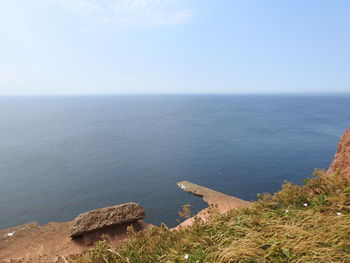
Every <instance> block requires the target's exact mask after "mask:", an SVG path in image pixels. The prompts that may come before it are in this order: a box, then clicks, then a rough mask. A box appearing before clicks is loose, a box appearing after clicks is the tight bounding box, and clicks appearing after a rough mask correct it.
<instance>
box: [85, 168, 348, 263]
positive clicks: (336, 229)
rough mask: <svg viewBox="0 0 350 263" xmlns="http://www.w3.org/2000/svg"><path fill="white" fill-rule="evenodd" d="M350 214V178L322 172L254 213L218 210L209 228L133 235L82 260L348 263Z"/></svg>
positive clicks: (266, 199)
mask: <svg viewBox="0 0 350 263" xmlns="http://www.w3.org/2000/svg"><path fill="white" fill-rule="evenodd" d="M349 212H350V180H349V178H347V177H346V176H344V175H342V174H334V175H332V176H329V175H327V174H326V173H325V172H323V171H316V173H315V176H314V177H312V178H310V179H308V180H306V182H305V184H304V185H303V186H298V185H294V184H291V183H285V184H284V185H283V188H282V190H281V191H280V192H278V193H277V194H275V195H270V194H263V195H260V196H259V201H257V202H255V204H254V207H252V208H250V209H240V210H236V211H232V212H231V213H229V214H227V215H225V216H218V215H217V214H216V213H215V212H212V217H213V218H212V220H211V221H210V222H209V223H206V224H203V223H201V222H199V221H198V222H196V224H195V225H194V226H193V227H191V228H188V229H182V230H180V231H171V230H169V229H167V227H166V226H164V225H163V226H161V227H159V228H154V229H153V231H152V233H151V234H146V233H133V235H134V238H133V239H132V240H131V241H130V242H127V243H125V244H123V245H121V246H120V247H118V248H116V249H111V248H110V247H108V245H107V243H105V242H99V243H97V244H96V247H95V249H94V250H93V251H91V254H90V258H89V259H88V260H87V259H86V260H81V262H92V263H106V262H107V263H119V262H123V263H124V262H129V263H154V262H157V263H158V262H159V263H168V262H191V263H194V262H219V263H235V262H246V263H248V262H249V263H253V262H281V263H282V262H300V263H301V262H302V263H305V262H324V263H326V262H329V263H331V262H332V263H333V262H344V263H348V262H350V214H349ZM337 213H338V214H337ZM339 213H341V214H339ZM186 255H188V258H186Z"/></svg>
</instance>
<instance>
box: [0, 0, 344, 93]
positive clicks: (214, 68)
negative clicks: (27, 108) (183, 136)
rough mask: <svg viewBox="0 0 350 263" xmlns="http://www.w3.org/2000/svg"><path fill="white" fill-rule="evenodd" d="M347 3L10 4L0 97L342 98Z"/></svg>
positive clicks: (135, 0) (1, 41) (114, 0)
mask: <svg viewBox="0 0 350 263" xmlns="http://www.w3.org/2000/svg"><path fill="white" fill-rule="evenodd" d="M349 14H350V1H347V0H343V1H342V0H336V1H334V0H328V1H322V0H314V1H313V0H286V1H279V0H274V1H272V0H240V1H236V0H221V1H217V0H216V1H214V0H31V1H28V0H11V1H1V3H0V94H1V95H14V94H50V95H52V94H114V93H116V94H138V93H141V94H144V93H147V94H148V93H151V94H152V93H316V92H317V93H329V92H350V15H349Z"/></svg>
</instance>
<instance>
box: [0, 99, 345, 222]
mask: <svg viewBox="0 0 350 263" xmlns="http://www.w3.org/2000/svg"><path fill="white" fill-rule="evenodd" d="M348 126H350V96H349V95H115V96H56V97H55V96H52V97H50V96H27V97H26V96H23V97H21V96H18V97H16V96H12V97H11V96H8V97H6V96H4V97H0V228H7V227H10V226H15V225H19V224H25V223H27V222H31V221H37V222H39V223H40V224H45V223H47V222H50V221H55V222H63V221H68V220H72V219H73V218H74V217H76V216H77V215H79V214H80V213H83V212H86V211H89V210H92V209H96V208H101V207H106V206H112V205H118V204H122V203H126V202H137V203H140V204H141V205H142V206H143V207H144V208H145V210H146V214H147V217H146V218H145V221H146V222H149V223H153V224H156V225H159V224H161V223H165V224H166V225H168V226H169V227H172V226H175V225H176V224H178V222H179V221H181V220H183V219H182V218H181V217H180V216H179V214H178V212H179V211H180V210H181V207H182V206H183V205H185V204H190V205H191V207H192V211H193V212H194V213H196V212H197V211H199V210H200V209H202V208H204V207H205V203H204V202H203V201H202V200H201V199H200V198H199V197H194V196H191V195H190V194H188V193H185V192H183V191H182V190H181V189H179V188H178V187H177V186H176V183H177V182H179V181H182V180H187V181H190V182H193V183H196V184H199V185H203V186H206V187H210V188H212V189H215V190H217V191H220V192H223V193H226V194H229V195H233V196H236V197H239V198H243V199H245V200H256V199H257V194H259V193H264V192H269V193H274V192H276V191H279V190H280V189H281V185H282V184H283V182H284V181H291V182H294V183H296V184H301V183H303V180H304V179H305V178H307V177H310V176H312V173H313V171H314V169H316V168H323V169H327V167H328V166H329V164H330V162H331V160H332V158H333V156H334V154H335V151H336V145H337V143H338V141H339V137H340V136H341V134H342V133H343V132H344V131H345V130H346V128H347V127H348Z"/></svg>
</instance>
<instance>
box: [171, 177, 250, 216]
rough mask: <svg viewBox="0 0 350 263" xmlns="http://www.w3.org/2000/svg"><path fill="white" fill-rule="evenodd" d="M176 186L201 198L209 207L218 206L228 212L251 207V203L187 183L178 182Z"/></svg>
mask: <svg viewBox="0 0 350 263" xmlns="http://www.w3.org/2000/svg"><path fill="white" fill-rule="evenodd" d="M177 185H178V186H179V187H180V188H181V189H182V190H184V191H185V192H187V193H190V194H193V195H196V196H199V197H202V198H203V200H204V201H205V202H206V203H207V204H208V205H209V206H218V208H219V209H221V208H223V210H230V209H233V208H243V207H248V206H250V205H251V202H248V201H245V200H242V199H239V198H237V197H234V196H230V195H226V194H223V193H220V192H217V191H214V190H212V189H210V188H207V187H204V186H200V185H197V184H193V183H190V182H187V181H182V182H179V183H177Z"/></svg>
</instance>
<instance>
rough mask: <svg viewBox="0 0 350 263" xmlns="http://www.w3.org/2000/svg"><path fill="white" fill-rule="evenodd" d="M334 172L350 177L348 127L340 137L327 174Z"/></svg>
mask: <svg viewBox="0 0 350 263" xmlns="http://www.w3.org/2000/svg"><path fill="white" fill-rule="evenodd" d="M336 172H342V173H345V174H346V175H347V176H349V177H350V127H349V128H348V130H347V131H346V132H345V133H344V134H343V136H342V137H341V139H340V142H339V144H338V147H337V152H336V154H335V156H334V160H333V162H332V164H331V165H330V167H329V169H328V173H329V174H334V173H336Z"/></svg>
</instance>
